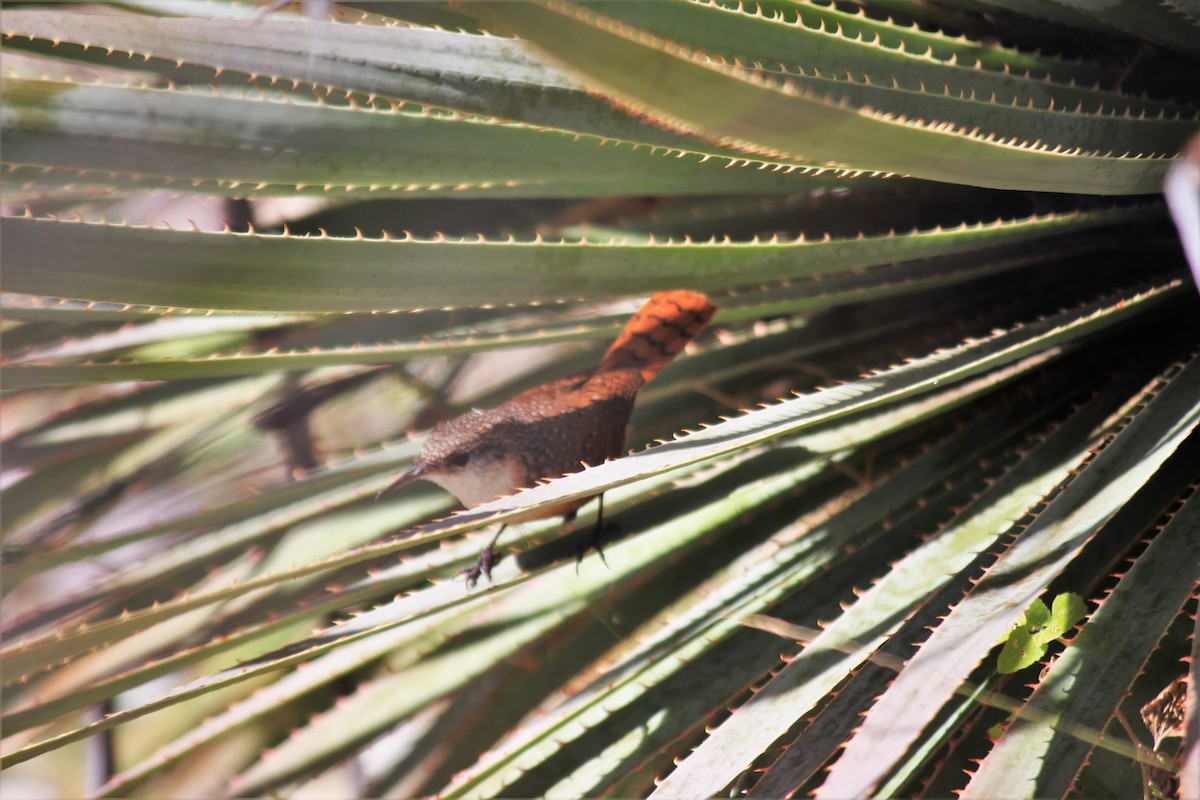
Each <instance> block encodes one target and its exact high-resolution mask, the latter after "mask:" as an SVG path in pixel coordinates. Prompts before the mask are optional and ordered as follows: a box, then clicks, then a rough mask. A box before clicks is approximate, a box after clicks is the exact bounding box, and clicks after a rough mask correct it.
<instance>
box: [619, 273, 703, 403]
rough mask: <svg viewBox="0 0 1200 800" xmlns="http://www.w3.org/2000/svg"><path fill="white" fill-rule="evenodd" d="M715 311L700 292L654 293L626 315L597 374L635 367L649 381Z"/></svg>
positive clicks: (676, 290)
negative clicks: (626, 319) (642, 304)
mask: <svg viewBox="0 0 1200 800" xmlns="http://www.w3.org/2000/svg"><path fill="white" fill-rule="evenodd" d="M716 310H717V307H716V306H715V305H713V304H712V303H710V302H709V301H708V298H707V297H705V296H704V295H702V294H700V293H699V292H689V291H686V290H683V289H675V290H672V291H669V292H657V293H656V294H654V295H652V296H651V297H650V299H649V300H647V301H646V304H645V305H644V306H642V307H641V308H640V309H639V310H638V312H637V313H636V314H634V315H633V316H632V317H630V318H629V322H627V323H626V324H625V330H623V331H621V335H620V336H618V337H617V340H616V341H615V342H613V344H612V347H610V348H609V349H608V352H607V353H605V354H604V358H603V359H602V360H601V361H600V366H599V367H598V368H597V369H596V374H599V373H603V372H608V371H611V370H619V369H627V368H630V367H634V368H636V369H637V370H638V371H640V372H641V373H642V381H643V382H645V381H648V380H650V379H651V378H653V377H654V376H655V375H657V374H658V371H659V370H661V369H662V368H663V367H665V366H666V365H667V364H668V363H669V362H670V361H671V359H673V358H674V357H675V356H676V355H678V354H679V352H680V351H681V350H683V348H684V346H685V345H686V344H687V343H688V342H689V341H691V339H692V338H693V337H695V336H696V334H698V333H700V331H701V330H703V329H704V326H705V325H707V324H708V321H709V320H710V319H712V316H713V314H714V313H715V312H716Z"/></svg>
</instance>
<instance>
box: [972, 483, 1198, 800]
mask: <svg viewBox="0 0 1200 800" xmlns="http://www.w3.org/2000/svg"><path fill="white" fill-rule="evenodd" d="M1198 509H1200V499H1198V496H1197V495H1196V494H1192V496H1191V498H1190V499H1189V500H1188V501H1187V502H1186V503H1184V505H1183V506H1182V507H1181V508H1180V509H1179V510H1178V511H1176V512H1175V514H1174V516H1173V517H1172V520H1171V522H1170V523H1169V524H1168V525H1167V526H1166V527H1165V528H1163V530H1162V531H1161V532H1159V533H1158V535H1156V536H1155V537H1154V539H1153V541H1151V542H1150V545H1149V546H1148V548H1147V550H1146V552H1145V553H1143V554H1142V555H1141V556H1139V557H1138V559H1137V561H1136V562H1135V563H1134V565H1133V566H1132V567H1131V568H1130V570H1129V572H1128V573H1127V574H1126V575H1125V577H1124V578H1122V579H1121V581H1120V583H1118V584H1117V587H1116V588H1115V589H1114V590H1113V591H1112V593H1111V594H1109V595H1108V597H1106V598H1105V599H1104V602H1103V603H1101V605H1100V608H1099V609H1097V610H1096V612H1095V613H1094V614H1093V615H1092V616H1091V618H1090V619H1089V620H1088V621H1087V624H1086V625H1084V626H1083V630H1082V631H1080V632H1079V634H1078V635H1077V636H1076V637H1075V638H1074V639H1073V640H1072V642H1071V645H1070V646H1069V647H1068V648H1067V649H1066V651H1065V652H1064V653H1063V654H1062V655H1061V656H1059V658H1057V659H1056V660H1055V661H1054V664H1053V665H1052V666H1051V668H1050V670H1049V672H1048V673H1047V674H1046V675H1044V676H1043V677H1042V678H1041V679H1040V680H1039V681H1038V685H1037V688H1036V689H1035V690H1034V692H1033V695H1032V696H1031V697H1030V698H1029V700H1028V701H1027V702H1028V703H1029V704H1030V705H1032V706H1036V707H1038V708H1040V709H1042V710H1044V711H1048V712H1051V713H1054V714H1057V715H1061V717H1062V718H1063V719H1064V720H1066V721H1068V722H1070V723H1075V724H1078V725H1081V726H1089V727H1092V728H1096V729H1102V728H1103V727H1104V725H1105V723H1107V722H1108V720H1109V718H1110V717H1111V716H1112V715H1113V714H1114V713H1115V711H1116V709H1117V707H1118V706H1119V705H1120V702H1121V700H1122V699H1124V697H1125V695H1126V693H1127V691H1128V689H1129V686H1130V684H1131V683H1132V682H1133V679H1134V678H1135V677H1136V676H1137V673H1138V670H1139V669H1140V667H1141V666H1142V663H1143V661H1144V659H1145V658H1146V656H1147V655H1148V654H1149V653H1150V652H1152V651H1153V649H1154V646H1155V644H1156V643H1157V641H1158V640H1159V638H1161V636H1162V635H1163V633H1164V632H1165V631H1166V628H1167V626H1168V625H1170V623H1171V621H1172V620H1173V619H1174V618H1175V617H1176V615H1177V614H1179V612H1180V609H1181V608H1182V607H1183V604H1184V603H1185V602H1187V600H1188V598H1189V597H1190V596H1191V594H1192V592H1193V590H1194V588H1195V584H1196V574H1195V564H1196V563H1197V562H1198V561H1200V514H1198V513H1197V510H1198ZM1084 670H1086V674H1087V676H1088V680H1086V681H1082V682H1081V681H1080V676H1081V674H1082V671H1084ZM1073 686H1078V687H1079V688H1076V689H1074V690H1072V687H1073ZM1088 750H1089V747H1088V744H1087V743H1085V742H1080V741H1079V740H1077V739H1072V738H1070V737H1066V736H1063V735H1062V734H1061V733H1058V732H1056V731H1055V730H1054V729H1053V728H1050V727H1048V726H1046V725H1041V724H1038V723H1035V722H1032V721H1029V720H1027V719H1025V718H1022V717H1018V718H1017V719H1016V720H1015V721H1014V722H1013V724H1012V725H1011V726H1009V728H1008V730H1006V731H1005V733H1004V737H1003V738H1002V739H1001V740H1000V741H999V742H997V744H996V746H995V747H994V748H993V750H992V752H991V753H989V754H988V756H987V757H986V758H985V759H983V761H982V763H981V764H980V767H979V771H978V772H976V773H975V774H974V775H973V776H972V777H971V782H970V783H969V784H968V785H967V788H966V790H965V793H964V796H965V797H972V798H975V797H990V796H993V795H994V793H995V791H996V788H997V787H998V786H999V785H1000V784H1003V785H1005V786H1008V787H1012V786H1014V785H1021V786H1029V787H1031V791H1032V792H1033V793H1036V794H1039V795H1056V794H1064V793H1065V792H1066V791H1067V790H1068V789H1069V787H1070V785H1071V783H1072V781H1073V780H1074V779H1075V776H1076V773H1078V771H1079V769H1080V768H1081V767H1082V766H1083V762H1084V759H1085V758H1086V757H1087V754H1088Z"/></svg>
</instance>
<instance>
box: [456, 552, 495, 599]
mask: <svg viewBox="0 0 1200 800" xmlns="http://www.w3.org/2000/svg"><path fill="white" fill-rule="evenodd" d="M501 558H502V556H501V555H500V554H499V553H497V552H496V551H495V550H493V549H492V548H491V546H490V545H489V546H488V547H485V548H484V549H482V550H480V551H479V558H477V559H475V566H473V567H468V568H467V569H463V570H459V572H458V574H459V575H462V576H464V577H465V578H466V580H467V588H468V589H474V588H475V584H477V583H479V577H480V576H481V575H482V576H483V577H485V578H487V579H488V582H489V583H490V582H491V580H492V567H494V566H496V564H497V563H499V561H500V559H501Z"/></svg>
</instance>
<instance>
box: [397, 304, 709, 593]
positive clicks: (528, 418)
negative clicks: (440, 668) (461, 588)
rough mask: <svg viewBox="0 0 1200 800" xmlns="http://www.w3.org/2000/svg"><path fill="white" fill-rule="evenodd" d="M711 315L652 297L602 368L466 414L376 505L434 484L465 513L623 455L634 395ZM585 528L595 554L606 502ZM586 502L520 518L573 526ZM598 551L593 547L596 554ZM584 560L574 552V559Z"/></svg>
mask: <svg viewBox="0 0 1200 800" xmlns="http://www.w3.org/2000/svg"><path fill="white" fill-rule="evenodd" d="M716 310H717V307H716V306H714V305H713V304H712V303H710V302H709V301H708V298H707V297H705V296H704V295H702V294H700V293H698V292H690V291H685V290H681V289H680V290H673V291H668V292H658V293H656V294H654V295H653V296H651V298H650V299H649V300H647V301H646V304H645V305H643V306H642V307H641V309H639V310H638V312H637V313H636V314H634V315H633V316H632V317H630V319H629V321H628V322H627V323H626V324H625V328H624V330H622V331H621V333H620V335H619V336H617V338H616V341H614V342H613V344H612V346H611V347H610V348H608V352H606V353H605V354H604V358H602V359H600V364H599V365H598V366H597V367H596V368H595V369H594V370H592V371H590V372H585V373H583V374H581V375H573V376H571V377H567V378H560V379H558V380H554V381H550V382H549V383H544V384H542V385H541V386H537V387H535V388H533V389H530V390H528V391H526V392H522V393H521V394H519V395H517V396H516V397H514V398H513V399H512V400H509V401H508V402H507V403H505V404H503V405H501V406H498V407H496V408H491V409H484V410H472V411H468V412H467V413H465V414H463V415H462V416H460V417H456V418H455V419H452V420H449V421H448V422H443V423H441V424H440V425H438V426H437V427H436V428H434V429H433V431H432V432H431V433H430V434H429V437H428V438H427V439H426V440H425V444H424V445H423V446H422V447H421V453H420V455H419V456H417V459H416V462H415V463H414V464H413V466H412V467H411V468H410V469H409V470H408V471H407V472H405V473H404V474H403V475H401V476H400V477H399V478H397V479H396V480H395V481H394V482H393V483H392V484H391V485H390V486H388V487H387V488H386V489H384V490H383V491H382V492H380V493H379V494H378V495H377V496H376V499H377V500H378V499H379V498H380V497H383V496H384V495H386V494H388V493H390V492H393V491H395V490H396V489H399V488H400V487H402V486H405V485H407V484H409V483H411V482H413V481H415V480H417V479H424V480H428V481H433V482H434V483H436V484H437V485H439V486H441V487H442V488H443V489H445V490H446V491H448V492H450V493H451V494H453V495H454V496H455V497H457V498H458V499H459V501H461V502H462V504H463V505H464V506H466V507H467V508H471V507H473V506H477V505H479V504H480V503H486V502H488V501H490V500H495V499H496V498H497V497H502V496H504V495H508V494H512V493H513V492H515V491H517V490H518V489H522V488H526V487H529V486H533V485H534V484H536V483H537V482H538V481H541V480H545V479H549V478H557V477H559V476H561V475H565V474H567V473H570V472H578V471H580V470H581V469H583V468H584V467H587V466H594V465H596V464H600V463H601V462H603V461H606V460H608V459H610V458H617V457H619V456H621V455H623V454H624V451H625V429H626V427H627V426H628V424H629V416H630V414H631V413H632V412H633V401H634V398H635V397H636V396H637V392H638V389H640V388H641V387H642V385H643V384H644V383H646V382H647V381H649V380H650V379H651V378H653V377H654V376H655V375H656V374H658V371H659V370H661V369H662V368H663V367H665V366H666V365H667V364H668V363H669V362H670V361H671V359H673V358H674V357H675V356H676V355H678V354H679V352H680V351H681V350H683V348H684V345H686V344H687V343H688V342H689V341H690V340H691V339H692V338H693V337H694V336H696V334H698V333H699V332H700V331H701V330H702V329H703V328H704V326H705V325H707V324H708V321H709V320H710V319H712V315H713V313H714V312H715V311H716ZM599 497H600V510H599V511H598V512H597V515H596V525H595V527H594V528H593V529H592V535H591V539H590V541H589V546H590V547H596V544H597V543H596V538H597V536H598V535H599V534H600V530H601V525H602V524H603V521H604V497H603V494H601V495H599ZM590 500H592V497H584V498H580V499H577V500H571V501H568V502H566V503H563V504H561V505H557V506H552V507H550V508H545V509H539V510H538V511H536V512H533V513H532V514H530V515H529V516H528V517H525V518H524V519H544V518H546V517H553V516H558V515H562V517H563V522H570V521H571V520H572V519H574V518H575V514H576V512H577V511H578V509H579V507H580V506H582V505H584V504H585V503H587V502H589V501H590ZM503 531H504V526H501V528H500V530H499V531H498V532H497V533H496V535H495V537H493V538H492V541H491V543H490V544H489V545H488V546H487V547H486V548H485V549H484V550H483V551H482V552H481V553H480V555H479V560H478V562H476V564H475V566H474V567H472V568H471V569H468V570H465V571H464V572H465V575H466V578H467V586H468V587H472V586H474V585H475V583H476V581H478V580H479V576H480V575H485V576H487V577H488V578H489V579H490V578H491V569H492V566H493V565H494V564H495V563H496V561H497V560H498V559H499V556H498V555H497V554H496V553H495V551H494V550H493V546H494V545H495V544H496V541H497V540H498V539H499V538H500V533H502V532H503ZM597 549H598V548H597ZM580 555H581V557H582V552H581V554H580Z"/></svg>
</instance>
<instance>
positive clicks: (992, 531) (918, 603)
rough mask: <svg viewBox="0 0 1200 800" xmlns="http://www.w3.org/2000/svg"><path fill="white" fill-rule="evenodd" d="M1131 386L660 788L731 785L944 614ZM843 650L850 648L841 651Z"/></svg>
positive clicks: (802, 750) (1051, 440)
mask: <svg viewBox="0 0 1200 800" xmlns="http://www.w3.org/2000/svg"><path fill="white" fill-rule="evenodd" d="M1128 384H1129V381H1128V380H1125V381H1120V382H1118V383H1117V384H1116V385H1115V386H1112V387H1110V389H1109V392H1108V394H1107V396H1106V397H1105V398H1104V399H1103V400H1099V399H1098V400H1095V401H1093V402H1092V403H1091V404H1089V405H1088V406H1087V407H1086V408H1085V409H1084V410H1083V412H1081V413H1079V414H1077V415H1076V416H1075V417H1074V418H1073V419H1071V420H1070V421H1069V422H1068V423H1066V424H1065V425H1063V426H1062V427H1061V428H1059V429H1058V430H1057V431H1056V432H1054V433H1053V434H1052V435H1051V436H1049V437H1048V438H1047V439H1046V440H1045V441H1044V442H1042V443H1041V444H1040V445H1039V446H1038V447H1037V449H1036V450H1034V451H1032V452H1031V453H1029V456H1028V457H1027V458H1025V459H1023V460H1022V461H1021V462H1020V463H1019V464H1018V465H1017V466H1016V467H1015V468H1014V469H1012V470H1011V471H1009V472H1007V473H1006V474H1005V475H1004V476H1002V477H1001V478H1000V479H999V480H997V481H996V482H995V484H994V485H992V486H991V487H990V488H989V489H988V490H987V491H985V492H984V493H983V494H982V495H980V496H979V497H978V498H977V499H976V500H975V501H974V502H972V503H971V505H970V506H969V507H968V508H966V509H964V510H963V512H962V513H961V514H960V515H959V516H958V518H957V519H956V520H954V521H953V522H952V523H951V524H950V525H948V526H947V527H946V528H944V529H943V530H942V531H941V532H940V533H939V535H938V536H936V537H933V538H931V539H930V540H929V541H928V542H927V543H925V544H924V545H922V546H921V547H920V548H918V549H917V550H916V551H915V552H913V553H912V554H911V555H909V556H907V557H905V558H904V559H902V560H901V561H899V562H898V563H897V564H896V565H895V566H894V567H893V569H892V570H890V571H889V572H888V574H887V575H885V576H884V577H883V578H881V579H880V580H879V581H878V582H876V583H875V585H874V586H872V587H871V588H870V589H868V590H867V591H866V592H865V593H864V594H863V595H862V597H861V598H859V600H858V601H857V602H855V603H854V604H853V605H852V606H851V607H850V608H849V609H847V610H846V612H845V613H844V614H842V615H841V616H840V617H838V619H836V620H834V621H832V622H831V623H829V624H828V625H826V626H825V628H824V630H822V632H821V634H820V636H818V637H817V638H816V639H814V640H813V641H812V642H810V643H809V645H808V646H807V647H806V648H805V649H804V650H802V651H801V652H800V654H799V655H798V656H797V657H796V658H795V659H793V660H792V661H791V662H790V663H789V664H788V665H787V666H786V667H784V668H783V670H782V671H781V672H780V673H779V674H778V675H777V676H775V678H774V679H773V680H772V681H771V682H770V683H768V684H767V685H766V686H765V687H764V688H763V690H762V691H761V692H759V693H758V694H757V695H756V696H755V697H754V698H752V699H751V700H750V701H749V702H747V703H746V705H745V706H743V707H742V708H741V709H739V710H738V713H737V714H735V715H734V716H733V717H732V718H730V719H729V720H727V721H726V722H725V723H724V724H723V725H721V726H720V727H719V728H717V729H716V730H715V731H714V732H713V734H712V736H710V737H709V738H708V739H707V740H706V741H705V742H704V743H703V744H702V745H701V746H700V747H699V748H697V750H696V751H695V754H694V755H693V756H692V757H690V758H687V759H684V761H683V762H681V763H680V765H679V767H678V768H677V769H676V770H675V771H673V772H672V773H671V774H670V775H669V776H667V778H666V779H665V780H664V781H663V783H662V788H661V789H660V791H661V792H662V793H663V795H664V796H676V793H677V792H683V793H686V794H697V793H706V792H715V791H717V790H718V787H721V786H724V785H726V784H728V783H729V782H730V781H732V780H733V779H734V778H735V777H736V776H737V775H738V774H739V773H740V772H741V771H742V770H744V769H745V768H746V767H747V766H748V765H749V764H750V763H752V762H753V760H754V759H755V758H757V757H758V756H759V755H760V754H761V753H763V752H764V751H766V750H767V749H768V748H769V747H770V746H771V744H772V743H773V742H774V741H775V740H777V739H779V738H780V737H782V736H784V735H785V734H786V733H787V731H788V730H789V728H790V727H791V726H792V725H793V724H794V723H795V721H796V720H797V718H799V717H800V716H802V715H804V714H806V713H808V711H809V709H812V708H814V707H816V706H817V705H818V704H819V702H820V701H821V699H822V698H823V697H824V696H825V695H826V694H827V693H829V692H830V691H832V690H833V689H834V687H836V686H837V685H838V684H839V683H840V682H841V681H843V680H844V679H845V677H846V676H847V675H849V674H851V673H852V672H853V671H854V670H855V669H856V668H857V667H859V666H860V665H861V664H863V663H864V662H865V661H866V660H867V659H868V658H869V657H870V655H871V653H872V652H873V651H874V650H875V648H876V647H878V646H879V645H880V644H882V643H883V642H885V641H886V640H887V637H888V636H889V635H890V634H891V633H892V632H894V631H895V630H896V629H897V628H898V627H899V626H900V624H901V623H902V622H903V621H904V619H905V616H906V615H909V614H916V615H920V616H925V615H929V616H932V615H934V614H936V613H938V612H939V611H940V609H939V608H938V606H937V604H936V603H932V604H930V606H931V608H932V611H930V612H924V613H922V608H923V606H924V604H925V603H926V602H928V599H929V597H930V595H932V594H934V593H935V592H936V591H937V590H938V588H939V587H940V586H943V585H945V584H946V583H947V582H948V581H949V580H950V576H953V575H956V574H959V573H960V571H961V570H962V569H963V568H964V566H965V565H967V564H969V563H970V562H971V561H973V560H974V559H975V558H976V557H977V555H978V554H980V553H982V552H986V550H987V549H988V548H989V547H991V546H992V545H993V543H994V542H995V539H996V537H997V536H998V535H999V533H1000V532H1002V531H1003V530H1005V529H1006V528H1007V526H1009V525H1011V524H1012V523H1013V522H1014V521H1016V520H1017V519H1018V518H1019V517H1020V516H1021V515H1022V514H1024V513H1025V512H1026V510H1027V509H1028V508H1030V507H1031V506H1033V505H1034V504H1035V503H1037V502H1039V501H1041V500H1042V499H1043V498H1044V497H1045V496H1046V494H1047V493H1048V492H1049V491H1050V490H1051V489H1052V488H1053V487H1054V486H1056V485H1057V484H1059V483H1060V482H1061V481H1063V480H1064V479H1065V478H1066V477H1067V476H1068V475H1070V473H1071V471H1072V470H1073V469H1074V468H1075V467H1076V466H1078V465H1079V464H1080V463H1081V462H1082V461H1083V460H1084V459H1085V458H1086V457H1087V454H1088V452H1089V448H1090V447H1091V446H1092V444H1093V443H1094V436H1095V433H1094V431H1095V430H1096V428H1097V426H1098V425H1100V424H1101V423H1102V422H1103V421H1104V419H1105V418H1106V417H1108V416H1109V415H1110V414H1111V413H1112V410H1113V407H1114V406H1115V405H1118V404H1120V403H1122V402H1124V400H1125V398H1126V397H1127V396H1128V394H1127V392H1128V389H1129V385H1128ZM933 576H941V577H936V578H935V577H933ZM834 653H840V654H842V655H838V656H836V657H835V656H833V654H834ZM891 679H892V676H891V675H887V676H886V677H884V681H889V680H891ZM872 697H873V696H872ZM831 716H832V718H833V719H840V720H842V721H843V722H845V723H846V724H849V721H850V720H857V717H855V716H853V715H850V716H846V717H839V716H837V715H831ZM847 733H848V732H847V731H845V730H836V729H835V730H828V731H827V730H824V726H821V727H817V728H816V729H814V730H812V731H810V732H809V734H808V736H807V737H806V738H805V739H804V743H803V744H799V743H798V744H797V746H794V747H792V748H790V749H789V751H787V752H786V753H785V754H784V755H783V756H782V757H781V758H780V759H779V761H778V762H777V763H776V764H774V765H773V767H772V768H771V770H770V771H769V772H768V773H767V775H766V776H765V777H764V778H763V780H762V781H761V782H760V785H759V786H757V787H755V793H756V794H758V795H759V796H765V797H770V796H781V795H783V794H786V793H788V792H790V791H793V790H794V788H795V787H797V786H800V785H802V784H803V782H804V780H805V779H806V778H807V777H809V776H811V775H812V774H813V773H815V772H816V771H817V770H818V769H820V768H821V766H822V765H823V764H824V763H825V761H826V759H828V758H829V756H830V755H831V754H832V753H834V752H836V750H837V749H838V748H839V747H840V746H841V745H842V744H843V743H844V741H845V739H844V737H845V736H846V734H847Z"/></svg>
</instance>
